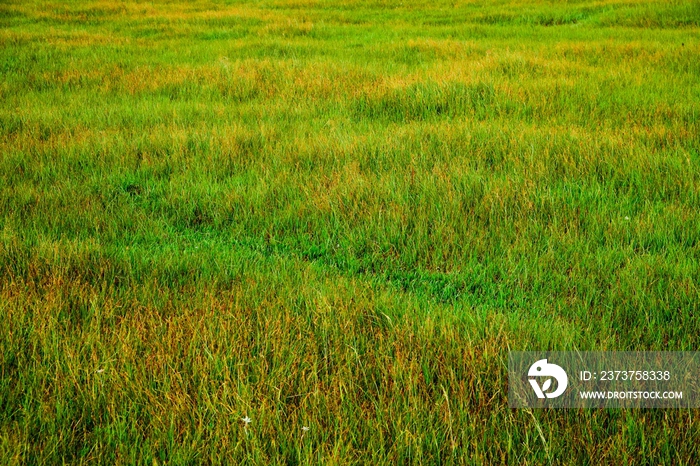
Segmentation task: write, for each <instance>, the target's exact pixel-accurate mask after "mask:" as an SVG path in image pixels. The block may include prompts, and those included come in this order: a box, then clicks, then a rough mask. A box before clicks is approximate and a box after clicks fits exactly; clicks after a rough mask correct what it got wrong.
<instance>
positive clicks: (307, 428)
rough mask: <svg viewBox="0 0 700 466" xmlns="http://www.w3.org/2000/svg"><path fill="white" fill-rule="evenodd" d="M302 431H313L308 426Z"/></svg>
mask: <svg viewBox="0 0 700 466" xmlns="http://www.w3.org/2000/svg"><path fill="white" fill-rule="evenodd" d="M301 430H303V431H304V432H308V431H310V430H311V428H310V427H308V426H303V427H302V428H301Z"/></svg>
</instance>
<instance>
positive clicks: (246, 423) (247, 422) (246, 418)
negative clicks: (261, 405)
mask: <svg viewBox="0 0 700 466" xmlns="http://www.w3.org/2000/svg"><path fill="white" fill-rule="evenodd" d="M241 421H243V423H244V424H245V426H246V427H248V424H250V423H251V422H253V420H252V419H251V418H249V417H248V416H246V417H242V418H241Z"/></svg>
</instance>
